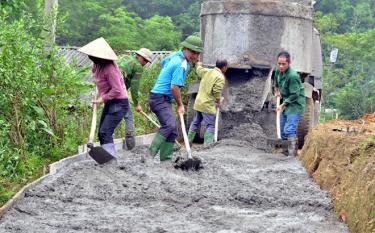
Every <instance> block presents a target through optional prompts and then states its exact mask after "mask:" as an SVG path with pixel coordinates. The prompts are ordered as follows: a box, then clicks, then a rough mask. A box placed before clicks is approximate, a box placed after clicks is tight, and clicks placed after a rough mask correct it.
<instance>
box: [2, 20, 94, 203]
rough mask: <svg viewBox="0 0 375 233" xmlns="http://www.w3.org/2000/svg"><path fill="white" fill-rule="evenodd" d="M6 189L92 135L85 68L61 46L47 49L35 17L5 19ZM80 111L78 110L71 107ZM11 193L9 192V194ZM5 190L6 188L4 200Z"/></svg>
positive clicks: (3, 57)
mask: <svg viewBox="0 0 375 233" xmlns="http://www.w3.org/2000/svg"><path fill="white" fill-rule="evenodd" d="M0 28H1V31H0V112H1V115H0V171H1V172H0V184H1V186H2V187H1V188H0V190H4V187H5V186H6V184H9V182H16V183H24V182H26V181H27V180H29V179H31V178H33V177H35V176H36V175H37V174H40V173H41V172H42V168H43V164H46V163H48V162H50V161H54V160H57V159H60V158H62V157H64V156H66V155H67V154H71V153H72V152H73V151H75V150H76V148H77V146H78V145H79V144H82V142H83V138H84V137H85V136H86V135H87V132H86V131H87V130H80V127H81V128H82V129H86V128H87V126H80V125H79V124H78V123H79V122H80V121H79V120H78V119H82V118H85V117H86V115H87V114H86V110H85V108H84V107H83V106H81V103H80V94H81V93H83V92H85V91H86V90H87V84H86V83H84V82H83V81H81V80H82V76H83V74H82V73H79V72H77V71H76V69H75V68H74V67H72V66H68V65H67V64H66V63H65V62H64V61H63V60H62V59H61V58H60V57H59V56H58V50H57V48H56V49H53V50H47V49H45V47H44V45H45V39H44V38H43V37H41V36H39V35H41V34H42V33H41V32H42V31H43V25H42V24H40V23H39V22H37V21H35V20H33V19H32V18H31V17H29V16H23V17H22V18H20V19H19V20H14V21H9V20H8V19H7V18H6V16H2V17H1V18H0ZM73 105H74V106H75V109H76V111H72V109H71V108H70V107H71V106H73ZM8 194H9V193H8V192H6V193H5V194H4V195H6V196H7V195H8ZM1 195H2V192H0V199H2V198H1Z"/></svg>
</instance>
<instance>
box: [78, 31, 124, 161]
mask: <svg viewBox="0 0 375 233" xmlns="http://www.w3.org/2000/svg"><path fill="white" fill-rule="evenodd" d="M78 51H80V52H82V53H85V54H87V55H88V56H89V58H90V60H91V61H92V62H93V63H94V65H93V67H92V73H93V76H94V78H95V83H96V87H97V89H98V92H99V93H98V98H97V99H96V101H94V102H95V103H97V104H100V103H104V109H103V112H102V115H101V118H100V123H99V132H98V136H99V142H100V145H101V146H102V147H103V148H104V149H105V150H107V151H108V152H109V153H110V154H112V155H113V156H115V155H116V149H115V144H114V143H113V133H114V131H115V129H116V127H117V126H118V124H119V123H120V122H121V120H122V118H123V117H124V115H125V113H126V112H127V111H128V109H129V102H128V94H127V91H126V88H125V83H124V79H123V77H122V74H121V71H120V69H119V68H118V66H117V65H116V63H115V62H114V61H115V60H117V56H116V54H115V52H114V51H113V50H112V48H111V47H110V46H109V44H108V43H107V42H106V41H105V40H104V39H103V38H98V39H96V40H94V41H92V42H90V43H88V44H87V45H85V46H83V47H82V48H80V49H79V50H78Z"/></svg>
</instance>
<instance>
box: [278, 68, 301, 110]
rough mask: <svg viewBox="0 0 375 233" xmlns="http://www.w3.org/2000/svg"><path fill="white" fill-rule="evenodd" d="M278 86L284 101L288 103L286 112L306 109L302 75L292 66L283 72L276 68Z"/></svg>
mask: <svg viewBox="0 0 375 233" xmlns="http://www.w3.org/2000/svg"><path fill="white" fill-rule="evenodd" d="M275 77H276V87H277V88H279V90H280V94H281V97H282V100H283V103H286V108H285V110H284V112H285V113H286V114H288V113H289V114H296V113H303V112H304V110H305V102H306V100H305V90H304V87H303V84H302V82H301V79H300V76H299V74H298V73H297V71H295V70H294V69H292V68H291V67H289V69H288V70H287V71H286V72H285V73H284V74H282V73H281V72H280V70H276V72H275Z"/></svg>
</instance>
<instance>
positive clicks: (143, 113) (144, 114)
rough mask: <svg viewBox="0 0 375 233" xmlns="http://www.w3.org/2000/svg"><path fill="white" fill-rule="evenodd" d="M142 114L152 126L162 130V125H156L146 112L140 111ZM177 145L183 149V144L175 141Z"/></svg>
mask: <svg viewBox="0 0 375 233" xmlns="http://www.w3.org/2000/svg"><path fill="white" fill-rule="evenodd" d="M140 113H141V114H142V115H143V116H145V117H146V118H147V119H148V120H149V121H150V122H151V123H152V124H154V125H155V126H156V127H158V128H160V125H159V124H158V123H156V122H155V121H154V120H153V119H152V118H151V117H149V116H148V115H147V114H146V113H145V112H144V111H140ZM175 143H176V145H177V146H178V147H181V144H180V143H179V142H178V141H177V140H175Z"/></svg>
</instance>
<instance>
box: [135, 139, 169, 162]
mask: <svg viewBox="0 0 375 233" xmlns="http://www.w3.org/2000/svg"><path fill="white" fill-rule="evenodd" d="M164 142H165V137H164V136H163V135H161V134H159V133H157V134H156V135H155V137H154V140H152V143H151V145H150V147H149V148H148V154H147V155H142V157H141V162H142V163H146V164H148V165H151V164H153V162H154V157H155V155H156V154H157V153H158V152H159V150H160V146H161V145H162V144H163V143H164Z"/></svg>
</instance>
